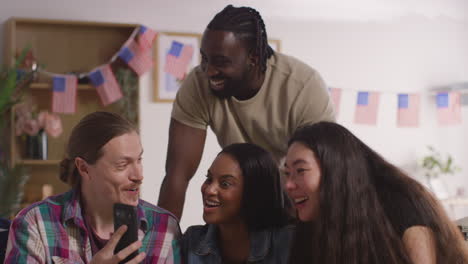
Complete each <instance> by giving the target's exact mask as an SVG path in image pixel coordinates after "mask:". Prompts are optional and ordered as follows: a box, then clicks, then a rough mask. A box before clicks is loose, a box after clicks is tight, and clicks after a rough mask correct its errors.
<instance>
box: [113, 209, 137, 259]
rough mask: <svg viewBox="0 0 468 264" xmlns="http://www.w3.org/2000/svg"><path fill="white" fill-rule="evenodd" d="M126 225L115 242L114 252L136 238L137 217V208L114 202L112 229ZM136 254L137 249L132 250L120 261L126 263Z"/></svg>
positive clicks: (117, 251)
mask: <svg viewBox="0 0 468 264" xmlns="http://www.w3.org/2000/svg"><path fill="white" fill-rule="evenodd" d="M122 225H126V226H127V231H126V232H125V233H124V235H123V236H122V238H121V239H120V240H119V242H118V243H117V246H116V247H115V249H114V254H117V253H119V251H121V250H123V249H124V248H126V247H128V246H129V245H130V244H132V243H133V242H135V241H137V240H138V219H137V208H136V207H135V206H131V205H127V204H120V203H116V204H114V230H117V229H119V227H120V226H122ZM137 255H138V250H136V251H134V252H132V253H131V254H130V255H129V256H128V257H126V258H125V259H124V260H123V261H122V262H120V263H126V262H128V261H129V260H131V259H133V258H134V257H136V256H137Z"/></svg>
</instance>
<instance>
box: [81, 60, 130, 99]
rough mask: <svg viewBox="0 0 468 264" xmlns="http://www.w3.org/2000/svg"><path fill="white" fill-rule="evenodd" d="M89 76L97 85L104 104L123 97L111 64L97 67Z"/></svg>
mask: <svg viewBox="0 0 468 264" xmlns="http://www.w3.org/2000/svg"><path fill="white" fill-rule="evenodd" d="M88 77H89V79H90V80H91V83H92V84H93V85H94V86H95V87H96V90H97V93H98V95H99V98H101V102H102V104H103V105H104V106H106V105H108V104H112V103H113V102H115V101H117V100H119V99H120V98H122V97H123V95H122V90H121V89H120V86H119V84H118V83H117V80H116V79H115V76H114V73H113V72H112V69H111V67H110V65H109V64H106V65H103V66H101V67H98V68H96V69H95V70H93V71H92V72H91V73H90V74H89V76H88Z"/></svg>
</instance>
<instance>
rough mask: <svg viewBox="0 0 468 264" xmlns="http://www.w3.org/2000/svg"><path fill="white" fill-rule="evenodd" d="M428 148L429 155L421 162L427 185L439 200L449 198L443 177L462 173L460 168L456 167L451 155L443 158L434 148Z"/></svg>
mask: <svg viewBox="0 0 468 264" xmlns="http://www.w3.org/2000/svg"><path fill="white" fill-rule="evenodd" d="M427 148H428V150H429V154H427V155H426V156H424V157H423V158H422V161H421V167H422V168H423V170H424V176H425V177H426V180H427V185H428V187H429V189H430V190H431V191H432V192H433V193H434V194H435V195H436V196H437V197H438V198H439V199H444V198H448V197H449V196H450V195H449V192H448V190H447V186H446V184H445V182H444V180H443V179H442V177H443V176H444V175H452V174H455V173H457V172H459V171H460V168H459V167H458V166H456V165H455V163H454V162H453V158H452V156H451V155H450V154H447V155H445V156H443V155H442V154H441V153H440V152H439V151H437V150H436V149H435V148H434V147H432V146H428V147H427Z"/></svg>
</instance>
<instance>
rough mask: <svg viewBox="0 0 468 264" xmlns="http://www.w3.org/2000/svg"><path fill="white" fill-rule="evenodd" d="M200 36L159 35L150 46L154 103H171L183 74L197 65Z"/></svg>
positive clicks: (163, 33) (183, 34)
mask: <svg viewBox="0 0 468 264" xmlns="http://www.w3.org/2000/svg"><path fill="white" fill-rule="evenodd" d="M200 39H201V35H200V34H191V33H175V32H160V33H158V36H157V38H156V45H154V47H155V48H154V53H153V56H154V61H155V66H154V68H153V69H154V73H153V78H154V83H153V84H154V101H155V102H172V101H174V99H175V96H176V94H177V91H178V90H179V88H180V85H181V84H182V81H183V80H184V79H185V77H186V76H187V74H188V73H189V72H190V71H191V70H192V69H193V68H194V67H195V66H197V65H198V64H200V55H199V50H200Z"/></svg>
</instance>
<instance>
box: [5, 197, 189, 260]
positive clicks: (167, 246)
mask: <svg viewBox="0 0 468 264" xmlns="http://www.w3.org/2000/svg"><path fill="white" fill-rule="evenodd" d="M138 217H139V219H140V230H139V237H140V240H141V241H142V242H143V246H142V247H141V248H140V251H145V252H146V255H147V256H146V258H145V259H144V261H143V262H141V263H168V264H173V263H181V258H180V247H179V242H178V241H179V238H180V229H179V225H178V223H177V220H176V218H175V217H174V216H173V215H172V214H170V213H169V212H167V211H165V210H163V209H161V208H159V207H156V206H154V205H152V204H150V203H148V202H145V201H143V200H140V202H139V205H138ZM90 236H91V231H90V230H87V229H86V227H85V223H84V219H83V215H82V214H81V207H80V203H79V192H77V191H73V190H72V191H69V192H66V193H64V194H61V195H57V196H53V197H49V198H47V199H46V200H44V201H41V202H38V203H35V204H33V205H31V206H30V207H28V208H25V209H23V210H22V211H21V212H20V213H19V214H18V215H17V216H16V218H15V219H14V220H13V223H12V225H11V230H10V233H9V238H8V246H7V252H6V258H5V263H89V262H90V261H91V259H92V255H93V254H92V250H91V241H90Z"/></svg>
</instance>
